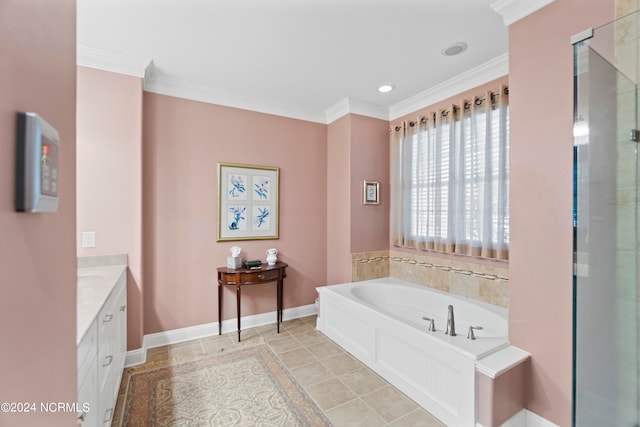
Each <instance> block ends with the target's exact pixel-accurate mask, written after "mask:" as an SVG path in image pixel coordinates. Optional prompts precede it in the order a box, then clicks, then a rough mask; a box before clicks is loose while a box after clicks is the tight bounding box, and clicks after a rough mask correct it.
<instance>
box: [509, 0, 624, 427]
mask: <svg viewBox="0 0 640 427" xmlns="http://www.w3.org/2000/svg"><path fill="white" fill-rule="evenodd" d="M613 13H614V3H613V0H556V1H555V2H553V3H551V4H550V5H549V6H547V7H545V8H543V9H541V10H540V11H538V12H536V13H534V14H533V15H530V16H528V17H526V18H524V19H522V20H521V21H518V22H516V23H514V24H513V25H511V27H510V28H509V86H510V90H511V92H510V106H511V248H510V257H511V259H510V262H509V276H510V279H511V285H510V295H509V337H510V340H511V343H512V344H513V345H515V346H517V347H520V348H522V349H524V350H526V351H528V352H530V353H531V354H532V363H531V370H530V372H529V375H530V377H529V378H528V379H527V383H528V384H529V387H528V390H527V408H528V409H529V410H531V411H533V412H535V413H537V414H539V415H541V416H543V417H545V418H547V419H548V420H550V421H552V422H554V423H556V424H558V425H560V426H569V425H570V424H571V380H572V372H571V370H572V364H571V361H572V348H571V345H572V344H571V342H572V314H571V313H572V221H571V218H572V214H571V212H572V188H573V187H572V162H573V149H572V146H573V139H572V121H573V101H572V100H573V95H572V94H573V48H572V46H571V44H570V40H569V39H570V37H571V36H572V35H573V34H576V33H578V32H580V31H582V30H585V29H586V28H589V27H597V26H599V25H602V24H604V23H606V22H608V21H611V20H612V19H613Z"/></svg>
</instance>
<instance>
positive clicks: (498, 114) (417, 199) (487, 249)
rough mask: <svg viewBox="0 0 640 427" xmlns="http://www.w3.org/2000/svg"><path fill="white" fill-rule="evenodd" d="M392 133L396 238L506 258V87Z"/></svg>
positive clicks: (420, 245)
mask: <svg viewBox="0 0 640 427" xmlns="http://www.w3.org/2000/svg"><path fill="white" fill-rule="evenodd" d="M391 134H392V150H393V152H392V157H393V160H392V175H393V177H392V188H393V191H392V241H393V244H394V245H396V246H404V247H412V248H416V249H426V250H435V251H443V252H451V253H457V254H463V255H472V256H480V257H484V258H495V259H508V257H509V104H508V89H507V88H506V87H502V88H501V89H500V91H499V92H496V93H491V92H487V93H486V94H485V95H484V96H482V97H477V98H474V99H473V100H471V101H467V100H463V101H461V102H460V104H459V106H456V105H451V106H450V107H449V108H447V109H444V110H440V111H436V112H433V113H429V114H428V115H426V116H424V117H420V118H419V119H417V120H416V121H406V122H403V123H399V124H398V125H396V126H395V127H394V128H393V129H392V132H391Z"/></svg>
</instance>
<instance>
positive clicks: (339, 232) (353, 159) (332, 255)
mask: <svg viewBox="0 0 640 427" xmlns="http://www.w3.org/2000/svg"><path fill="white" fill-rule="evenodd" d="M365 179H366V180H368V181H378V182H380V188H381V190H380V191H381V194H380V199H381V204H380V205H363V204H362V182H363V180H365ZM389 194H390V193H389V122H387V121H385V120H379V119H374V118H371V117H365V116H360V115H357V114H347V115H346V116H343V117H341V118H340V119H338V120H336V121H334V122H332V123H330V124H329V126H328V130H327V284H336V283H344V282H350V281H351V278H352V276H351V254H352V253H354V252H365V251H379V250H386V249H388V248H389V206H390V204H389Z"/></svg>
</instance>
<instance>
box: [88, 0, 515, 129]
mask: <svg viewBox="0 0 640 427" xmlns="http://www.w3.org/2000/svg"><path fill="white" fill-rule="evenodd" d="M495 1H496V0H79V1H78V12H77V14H78V16H77V21H78V22H77V28H78V30H77V31H78V34H77V40H78V46H79V53H78V62H79V63H80V64H82V63H83V60H82V58H81V57H82V56H83V55H84V56H87V52H89V56H91V55H92V54H95V53H96V52H100V55H102V56H103V59H104V57H105V56H109V55H112V56H113V57H119V58H120V64H121V65H123V64H122V63H123V62H127V60H122V58H128V59H131V60H133V61H134V62H135V60H138V61H142V62H143V63H145V64H146V63H148V61H149V60H152V61H153V62H152V65H151V66H150V67H149V68H148V69H147V71H146V72H147V74H146V78H145V88H146V90H150V91H153V92H159V93H167V94H171V95H180V93H183V94H184V97H186V98H193V99H200V100H206V101H209V102H214V103H219V104H223V105H231V106H236V107H241V108H247V109H253V110H257V111H263V112H273V113H274V114H281V115H288V116H292V117H298V118H304V119H309V120H317V121H325V122H326V117H327V114H328V112H330V111H331V110H332V109H336V108H338V107H339V106H340V105H343V104H345V102H347V101H346V99H348V100H349V102H350V103H351V105H354V103H357V104H358V105H361V106H362V105H366V106H368V107H369V108H371V109H373V110H376V109H377V111H379V112H382V113H381V115H383V116H384V112H385V111H386V112H387V115H388V114H389V113H388V112H389V111H390V109H393V108H394V106H398V105H401V104H402V103H403V102H406V101H407V100H408V99H411V97H415V95H416V94H419V93H423V92H425V91H428V90H431V89H432V88H434V87H438V86H439V85H442V84H443V82H446V81H449V80H451V79H452V78H453V79H455V78H456V76H461V75H462V76H465V73H469V70H473V69H476V67H480V68H482V67H483V64H487V63H489V64H491V63H495V62H496V61H498V62H500V58H506V53H507V27H506V26H505V24H504V23H503V20H502V16H501V15H500V14H498V13H497V12H495V11H494V10H492V8H491V7H490V6H491V4H492V3H495ZM455 42H466V43H467V44H468V49H467V50H466V51H465V52H464V53H462V54H461V55H458V56H453V57H447V56H444V55H442V53H441V52H442V50H443V49H444V48H446V47H447V46H449V45H450V44H452V43H455ZM83 52H84V54H83ZM88 62H90V61H88ZM115 62H117V61H115ZM503 62H506V61H503ZM117 68H118V67H117V66H116V67H114V69H113V71H118V69H117ZM125 68H126V67H125ZM496 77H499V76H496ZM458 79H459V80H461V81H464V80H465V79H464V78H458ZM385 82H388V83H392V84H393V85H395V90H394V91H392V92H390V93H386V94H382V93H379V92H378V91H377V87H378V86H379V85H380V84H382V83H385Z"/></svg>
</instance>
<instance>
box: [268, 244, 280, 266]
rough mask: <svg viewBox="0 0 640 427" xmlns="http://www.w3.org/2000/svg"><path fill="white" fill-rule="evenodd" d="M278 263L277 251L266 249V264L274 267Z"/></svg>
mask: <svg viewBox="0 0 640 427" xmlns="http://www.w3.org/2000/svg"><path fill="white" fill-rule="evenodd" d="M276 261H278V250H277V249H276V248H271V249H267V264H269V265H274V264H275V263H276Z"/></svg>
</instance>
